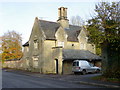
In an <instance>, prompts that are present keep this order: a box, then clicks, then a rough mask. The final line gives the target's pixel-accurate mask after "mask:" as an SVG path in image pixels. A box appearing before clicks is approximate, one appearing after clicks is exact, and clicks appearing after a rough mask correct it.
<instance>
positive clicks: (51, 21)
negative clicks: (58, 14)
mask: <svg viewBox="0 0 120 90" xmlns="http://www.w3.org/2000/svg"><path fill="white" fill-rule="evenodd" d="M39 21H45V22H53V23H57V22H54V21H48V20H41V19H39ZM57 24H58V23H57Z"/></svg>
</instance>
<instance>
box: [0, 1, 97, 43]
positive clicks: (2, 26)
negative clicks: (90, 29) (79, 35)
mask: <svg viewBox="0 0 120 90" xmlns="http://www.w3.org/2000/svg"><path fill="white" fill-rule="evenodd" d="M82 1H83V0H82ZM95 3H97V2H94V1H92V2H73V1H72V2H0V36H1V35H3V34H4V33H5V32H7V31H8V30H10V31H11V30H15V31H16V32H18V33H20V34H22V37H23V39H22V40H23V42H22V43H23V44H24V43H25V42H27V41H28V40H29V36H30V33H31V30H32V27H33V23H34V19H35V17H38V18H40V19H44V20H48V21H54V22H56V20H57V19H58V8H59V7H61V6H63V7H67V8H68V11H67V13H68V19H70V17H71V16H76V15H79V16H80V17H81V18H82V19H83V20H87V19H90V14H93V12H94V7H95Z"/></svg>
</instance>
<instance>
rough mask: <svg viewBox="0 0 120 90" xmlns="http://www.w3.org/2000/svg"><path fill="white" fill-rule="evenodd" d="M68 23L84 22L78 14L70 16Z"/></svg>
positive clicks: (77, 23) (82, 23)
mask: <svg viewBox="0 0 120 90" xmlns="http://www.w3.org/2000/svg"><path fill="white" fill-rule="evenodd" d="M70 23H71V24H72V25H77V26H83V25H84V24H85V22H84V21H83V19H82V18H81V17H80V16H72V17H71V19H70Z"/></svg>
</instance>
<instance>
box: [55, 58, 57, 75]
mask: <svg viewBox="0 0 120 90" xmlns="http://www.w3.org/2000/svg"><path fill="white" fill-rule="evenodd" d="M55 66H56V67H55V68H56V74H58V59H55Z"/></svg>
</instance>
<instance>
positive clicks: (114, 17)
mask: <svg viewBox="0 0 120 90" xmlns="http://www.w3.org/2000/svg"><path fill="white" fill-rule="evenodd" d="M95 12H96V13H97V15H96V16H95V17H93V18H92V19H91V20H88V31H89V33H90V40H91V42H94V43H95V44H100V43H103V42H104V41H107V42H117V41H118V40H119V39H120V38H119V36H120V26H119V25H120V2H112V4H111V3H107V2H101V3H99V4H98V5H96V9H95Z"/></svg>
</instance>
